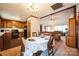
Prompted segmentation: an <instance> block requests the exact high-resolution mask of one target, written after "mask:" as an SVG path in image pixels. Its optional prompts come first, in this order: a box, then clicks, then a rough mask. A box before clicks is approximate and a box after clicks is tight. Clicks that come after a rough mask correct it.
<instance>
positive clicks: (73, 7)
mask: <svg viewBox="0 0 79 59" xmlns="http://www.w3.org/2000/svg"><path fill="white" fill-rule="evenodd" d="M71 8H74V10H76V9H75V8H76V5H74V6H71V7H68V8H66V9H63V10H60V11H57V12H55V13H51V14H48V15H46V16H43V17H40V19H42V18H45V17H48V16H50V15H54V14H56V13H59V12H62V11H64V10H68V9H71Z"/></svg>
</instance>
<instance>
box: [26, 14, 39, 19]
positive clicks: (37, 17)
mask: <svg viewBox="0 0 79 59" xmlns="http://www.w3.org/2000/svg"><path fill="white" fill-rule="evenodd" d="M30 17H34V18H38V17H37V16H34V15H30V16H28V17H27V19H28V18H30Z"/></svg>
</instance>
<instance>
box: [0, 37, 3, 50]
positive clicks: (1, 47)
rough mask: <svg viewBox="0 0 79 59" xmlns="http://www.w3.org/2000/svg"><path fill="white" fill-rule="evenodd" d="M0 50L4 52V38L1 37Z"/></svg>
mask: <svg viewBox="0 0 79 59" xmlns="http://www.w3.org/2000/svg"><path fill="white" fill-rule="evenodd" d="M0 50H3V38H2V37H0Z"/></svg>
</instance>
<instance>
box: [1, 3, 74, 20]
mask: <svg viewBox="0 0 79 59" xmlns="http://www.w3.org/2000/svg"><path fill="white" fill-rule="evenodd" d="M53 4H55V3H38V4H36V7H38V10H37V11H35V12H31V11H30V10H29V9H28V3H24V4H23V3H9V4H8V3H0V12H1V14H6V16H7V15H10V16H12V17H13V16H14V17H16V19H18V18H20V19H22V20H26V18H27V17H28V16H29V15H34V16H37V17H39V18H40V17H42V16H45V15H48V14H51V13H54V12H57V11H59V10H62V9H65V8H68V7H70V6H73V5H75V3H69V4H68V3H64V4H63V5H64V7H62V8H60V9H58V10H55V11H54V10H52V8H51V7H50V6H51V5H53Z"/></svg>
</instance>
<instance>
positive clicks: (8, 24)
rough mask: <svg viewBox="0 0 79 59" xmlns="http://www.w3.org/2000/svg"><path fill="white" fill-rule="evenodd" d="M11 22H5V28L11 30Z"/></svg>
mask: <svg viewBox="0 0 79 59" xmlns="http://www.w3.org/2000/svg"><path fill="white" fill-rule="evenodd" d="M12 25H13V24H12V21H11V20H8V21H6V28H12Z"/></svg>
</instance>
